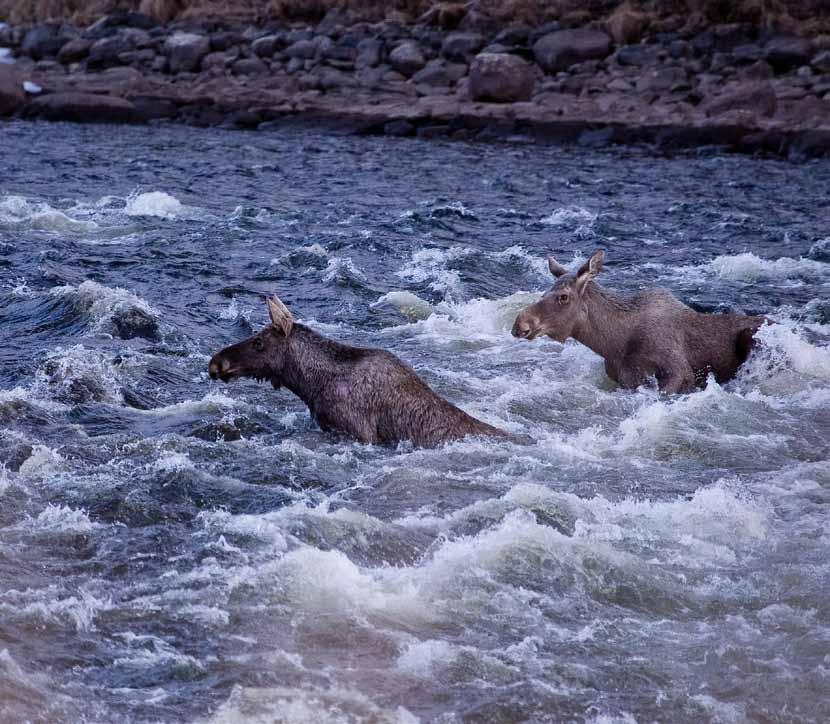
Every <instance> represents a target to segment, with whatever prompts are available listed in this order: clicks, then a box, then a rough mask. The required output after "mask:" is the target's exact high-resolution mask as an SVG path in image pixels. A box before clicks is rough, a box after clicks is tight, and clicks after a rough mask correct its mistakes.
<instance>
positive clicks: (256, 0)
mask: <svg viewBox="0 0 830 724" xmlns="http://www.w3.org/2000/svg"><path fill="white" fill-rule="evenodd" d="M627 2H628V4H629V5H632V6H634V7H635V8H637V9H641V10H643V11H644V12H645V13H646V14H647V15H649V16H650V17H652V18H660V17H667V16H670V15H674V16H681V17H686V18H697V20H698V22H699V23H704V24H705V23H720V22H733V21H748V22H752V23H756V24H758V25H769V24H771V23H772V22H774V21H775V20H776V19H779V18H782V17H783V18H792V19H794V20H796V21H799V22H800V23H804V22H806V23H807V24H808V25H809V24H811V23H814V22H816V21H819V22H822V21H823V22H826V21H827V18H828V15H830V4H829V3H828V1H827V0H627ZM621 4H622V0H473V1H469V0H468V1H467V2H457V1H450V2H447V1H441V2H439V1H437V0H0V20H5V21H8V22H10V23H14V24H17V23H29V22H35V21H45V20H70V21H72V22H75V23H78V24H85V23H90V22H93V21H94V20H96V19H97V18H99V17H101V16H102V15H104V14H106V13H110V12H113V11H114V10H117V9H119V8H120V9H129V10H140V11H141V12H144V13H147V14H148V15H152V16H153V17H155V18H156V19H157V20H159V21H160V22H170V21H172V20H178V19H188V18H225V19H228V20H238V21H247V22H258V21H260V22H261V21H264V20H268V19H288V20H318V19H319V18H321V17H322V16H323V15H325V13H326V12H327V11H328V10H331V9H332V8H337V9H340V10H344V11H347V12H348V13H350V14H351V15H352V16H353V17H354V18H356V19H366V20H380V19H383V18H385V17H388V16H389V14H390V13H392V12H397V13H403V15H405V16H406V17H408V18H411V19H414V18H417V17H420V16H421V15H423V14H424V13H425V12H427V11H428V10H430V9H432V8H438V9H440V10H441V11H442V12H443V13H445V14H446V15H447V16H448V17H450V18H452V16H456V17H459V18H460V17H461V16H463V14H464V9H465V6H466V7H471V6H474V7H476V8H477V9H478V10H479V11H480V12H482V13H483V14H485V15H489V16H491V17H493V18H496V19H498V20H499V21H500V22H503V23H507V22H515V21H522V22H527V23H531V24H539V23H543V22H547V21H549V20H561V19H566V20H568V21H569V22H571V23H573V24H578V23H582V22H588V21H590V20H598V19H603V18H606V17H607V16H608V15H609V14H610V13H611V12H613V10H614V9H615V8H616V7H618V6H619V5H621ZM450 22H451V21H450Z"/></svg>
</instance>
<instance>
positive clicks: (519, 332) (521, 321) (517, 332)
mask: <svg viewBox="0 0 830 724" xmlns="http://www.w3.org/2000/svg"><path fill="white" fill-rule="evenodd" d="M537 327H538V324H537V322H536V320H535V319H533V318H531V317H530V316H529V315H527V314H519V316H517V317H516V320H515V321H514V322H513V329H512V330H511V334H512V335H513V336H514V337H518V338H519V339H533V337H534V336H535V335H534V330H535V329H536V328H537Z"/></svg>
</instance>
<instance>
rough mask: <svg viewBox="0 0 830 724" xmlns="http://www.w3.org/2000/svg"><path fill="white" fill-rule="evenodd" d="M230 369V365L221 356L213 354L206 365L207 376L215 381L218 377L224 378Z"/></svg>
mask: <svg viewBox="0 0 830 724" xmlns="http://www.w3.org/2000/svg"><path fill="white" fill-rule="evenodd" d="M230 368H231V363H230V362H228V360H227V359H226V358H224V357H222V356H221V355H218V354H215V355H213V357H212V358H211V360H210V364H208V375H210V379H212V380H216V379H219V378H220V377H225V375H227V374H228V371H229V370H230Z"/></svg>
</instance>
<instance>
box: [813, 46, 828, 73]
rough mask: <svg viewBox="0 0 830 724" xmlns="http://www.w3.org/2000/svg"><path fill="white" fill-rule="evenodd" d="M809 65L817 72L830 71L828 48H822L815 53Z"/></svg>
mask: <svg viewBox="0 0 830 724" xmlns="http://www.w3.org/2000/svg"><path fill="white" fill-rule="evenodd" d="M811 65H812V66H813V69H814V70H817V71H818V72H819V73H830V50H823V51H822V52H820V53H817V54H816V57H815V58H813V61H812V63H811Z"/></svg>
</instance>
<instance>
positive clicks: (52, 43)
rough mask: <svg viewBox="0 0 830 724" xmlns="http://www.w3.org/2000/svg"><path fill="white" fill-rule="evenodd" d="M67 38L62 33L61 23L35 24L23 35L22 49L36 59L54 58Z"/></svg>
mask: <svg viewBox="0 0 830 724" xmlns="http://www.w3.org/2000/svg"><path fill="white" fill-rule="evenodd" d="M66 41H67V38H66V37H65V36H64V35H62V34H61V29H60V26H59V25H55V24H52V23H44V24H43V25H35V27H33V28H32V29H31V30H30V31H29V32H28V33H26V35H25V36H24V37H23V42H22V43H21V45H20V50H21V52H22V53H23V54H24V55H28V56H29V57H30V58H33V59H34V60H41V59H43V58H52V57H54V56H56V55H57V54H58V52H59V51H60V49H61V48H62V47H63V45H64V43H66Z"/></svg>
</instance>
